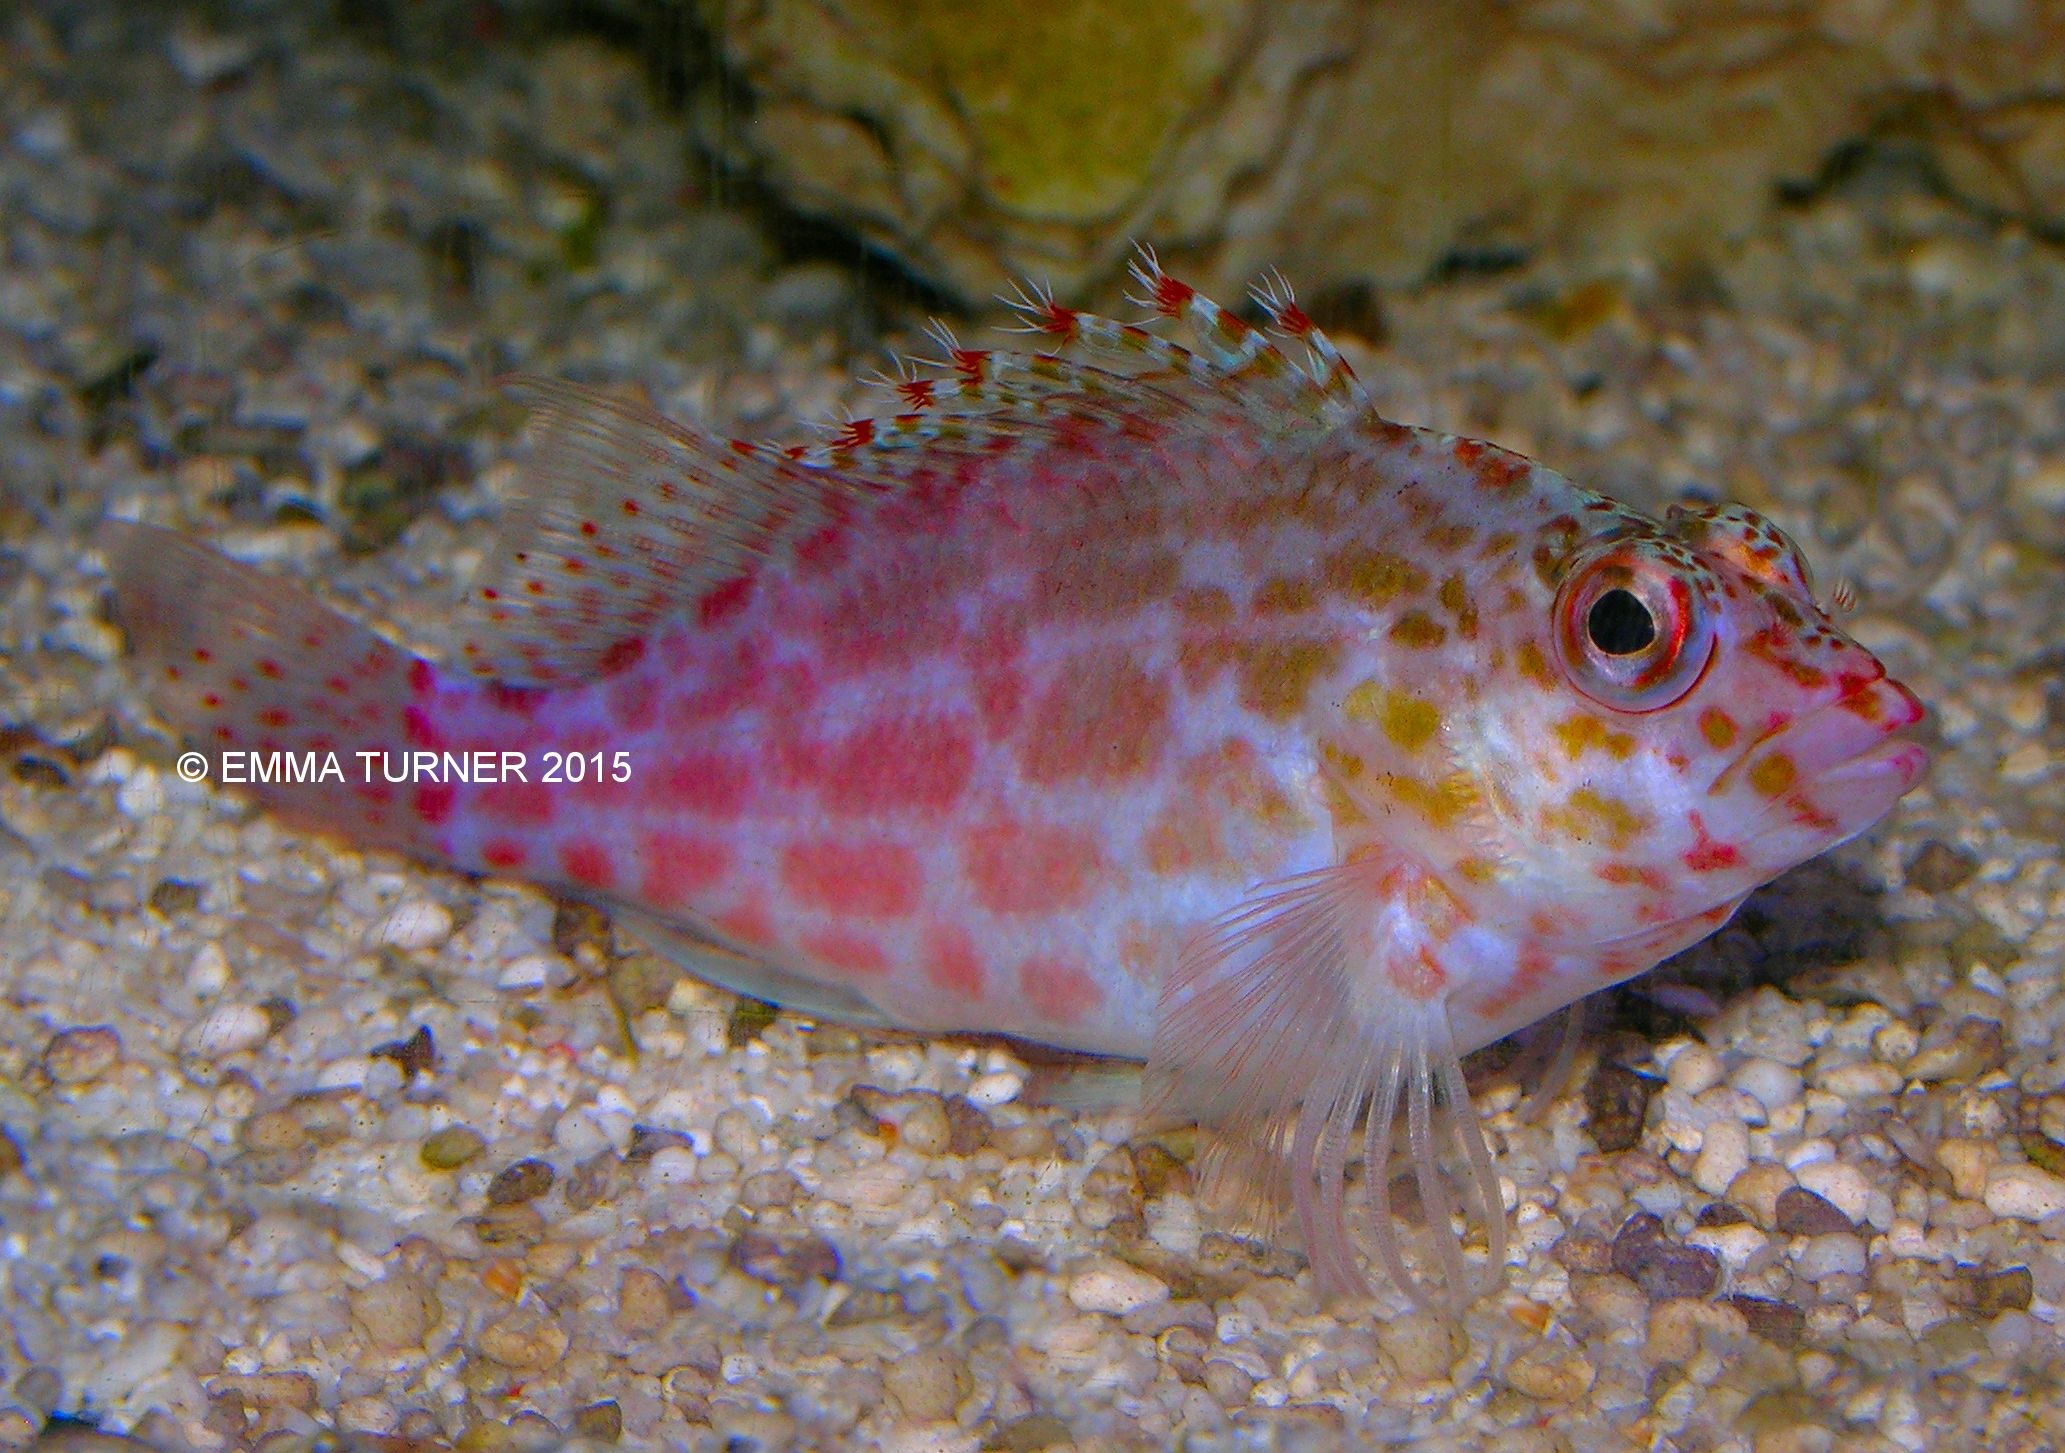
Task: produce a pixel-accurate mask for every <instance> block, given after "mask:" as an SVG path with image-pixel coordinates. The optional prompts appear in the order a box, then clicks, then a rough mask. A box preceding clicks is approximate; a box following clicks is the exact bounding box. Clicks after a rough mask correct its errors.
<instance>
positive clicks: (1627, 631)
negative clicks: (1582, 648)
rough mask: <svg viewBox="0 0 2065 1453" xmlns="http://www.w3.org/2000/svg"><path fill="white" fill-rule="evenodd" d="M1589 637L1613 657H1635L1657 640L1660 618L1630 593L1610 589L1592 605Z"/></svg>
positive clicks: (1586, 625) (1588, 619)
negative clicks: (1658, 620)
mask: <svg viewBox="0 0 2065 1453" xmlns="http://www.w3.org/2000/svg"><path fill="white" fill-rule="evenodd" d="M1585 634H1586V635H1588V636H1590V637H1591V638H1592V644H1593V645H1595V646H1597V647H1598V648H1599V649H1600V650H1602V651H1604V652H1605V653H1606V654H1607V655H1609V656H1632V655H1634V654H1635V653H1636V652H1637V651H1641V650H1646V649H1647V648H1648V646H1649V643H1650V642H1651V641H1653V640H1655V639H1656V619H1655V617H1653V616H1651V615H1650V614H1649V607H1648V606H1646V605H1644V604H1642V602H1641V601H1639V600H1637V599H1636V598H1635V597H1634V596H1633V595H1632V594H1631V593H1629V592H1628V591H1625V590H1609V591H1607V592H1606V594H1604V595H1602V596H1600V597H1599V598H1598V599H1597V600H1595V601H1593V602H1592V609H1591V612H1590V614H1588V615H1587V616H1586V617H1585Z"/></svg>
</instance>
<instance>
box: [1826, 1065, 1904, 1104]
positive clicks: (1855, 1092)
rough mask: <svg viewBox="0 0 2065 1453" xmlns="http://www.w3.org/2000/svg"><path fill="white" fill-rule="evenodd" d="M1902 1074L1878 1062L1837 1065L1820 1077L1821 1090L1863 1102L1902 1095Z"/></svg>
mask: <svg viewBox="0 0 2065 1453" xmlns="http://www.w3.org/2000/svg"><path fill="white" fill-rule="evenodd" d="M1900 1085H1901V1080H1900V1072H1899V1071H1898V1070H1896V1069H1894V1068H1893V1067H1892V1066H1891V1065H1888V1064H1880V1063H1879V1062H1878V1061H1876V1060H1858V1061H1856V1062H1854V1063H1851V1064H1846V1065H1837V1066H1836V1067H1835V1068H1833V1069H1831V1070H1829V1071H1828V1072H1827V1073H1826V1074H1824V1075H1822V1076H1821V1077H1820V1088H1822V1089H1824V1090H1826V1091H1828V1092H1829V1093H1830V1094H1831V1095H1837V1096H1840V1097H1841V1098H1843V1099H1845V1100H1863V1099H1868V1098H1870V1097H1871V1096H1873V1095H1897V1094H1899V1093H1900Z"/></svg>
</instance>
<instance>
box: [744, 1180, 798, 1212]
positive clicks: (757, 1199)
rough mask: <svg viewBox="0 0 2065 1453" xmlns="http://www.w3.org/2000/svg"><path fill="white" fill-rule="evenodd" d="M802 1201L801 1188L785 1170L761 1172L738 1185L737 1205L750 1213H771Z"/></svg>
mask: <svg viewBox="0 0 2065 1453" xmlns="http://www.w3.org/2000/svg"><path fill="white" fill-rule="evenodd" d="M802 1199H803V1186H802V1184H801V1183H800V1182H798V1181H797V1179H796V1178H795V1177H794V1176H793V1175H791V1174H789V1172H787V1171H785V1170H763V1171H756V1172H755V1173H754V1174H752V1175H749V1176H747V1177H746V1178H745V1180H744V1181H743V1182H741V1183H740V1185H739V1204H740V1205H741V1206H744V1207H745V1208H746V1209H748V1210H751V1211H772V1210H776V1209H778V1208H780V1207H784V1206H793V1205H795V1204H796V1203H797V1202H798V1201H800V1200H802Z"/></svg>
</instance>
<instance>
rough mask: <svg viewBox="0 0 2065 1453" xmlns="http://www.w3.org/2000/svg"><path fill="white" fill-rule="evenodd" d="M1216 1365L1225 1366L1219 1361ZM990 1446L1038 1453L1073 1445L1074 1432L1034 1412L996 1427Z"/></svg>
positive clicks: (1003, 1452) (1049, 1415)
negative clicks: (1013, 1421)
mask: <svg viewBox="0 0 2065 1453" xmlns="http://www.w3.org/2000/svg"><path fill="white" fill-rule="evenodd" d="M1217 1365H1218V1366H1221V1367H1223V1366H1225V1365H1226V1364H1225V1363H1219V1364H1217ZM989 1446H990V1447H992V1448H996V1449H999V1450H1001V1453H1040V1450H1041V1449H1043V1448H1061V1447H1071V1448H1072V1447H1074V1446H1075V1434H1074V1433H1071V1432H1070V1431H1069V1429H1068V1424H1066V1423H1064V1422H1062V1421H1061V1419H1059V1418H1057V1417H1055V1416H1054V1415H1053V1414H1052V1413H1034V1414H1033V1415H1032V1416H1031V1417H1027V1418H1020V1419H1019V1420H1018V1421H1017V1422H1015V1423H1007V1424H1006V1425H1005V1426H1003V1427H1001V1428H999V1429H997V1435H996V1437H995V1438H993V1439H992V1440H991V1441H990V1444H989Z"/></svg>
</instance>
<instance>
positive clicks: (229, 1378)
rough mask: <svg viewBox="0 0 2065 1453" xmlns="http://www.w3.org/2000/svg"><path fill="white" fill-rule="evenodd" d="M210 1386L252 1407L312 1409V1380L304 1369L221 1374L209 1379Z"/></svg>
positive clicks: (313, 1407)
mask: <svg viewBox="0 0 2065 1453" xmlns="http://www.w3.org/2000/svg"><path fill="white" fill-rule="evenodd" d="M210 1386H211V1387H212V1388H213V1389H214V1390H215V1391H216V1392H219V1393H231V1394H234V1395H235V1396H237V1397H240V1398H242V1399H243V1400H244V1401H245V1402H247V1403H249V1404H250V1405H251V1406H252V1407H254V1408H292V1409H294V1410H295V1411H296V1412H300V1413H309V1412H314V1411H315V1406H316V1384H315V1379H314V1378H313V1377H310V1376H309V1375H308V1374H307V1373H305V1372H254V1373H249V1374H246V1375H241V1376H239V1375H234V1374H230V1373H224V1374H223V1375H222V1376H221V1377H217V1378H214V1379H212V1380H211V1382H210Z"/></svg>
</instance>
